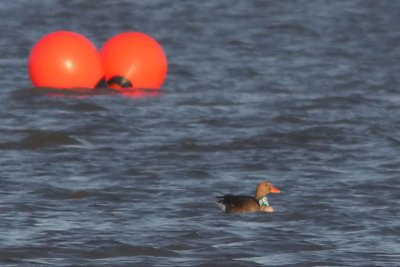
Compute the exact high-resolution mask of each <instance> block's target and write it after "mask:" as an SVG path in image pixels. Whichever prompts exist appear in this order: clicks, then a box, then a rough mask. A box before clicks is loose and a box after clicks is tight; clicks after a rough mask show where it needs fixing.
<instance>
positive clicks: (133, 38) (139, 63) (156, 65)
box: [100, 32, 167, 89]
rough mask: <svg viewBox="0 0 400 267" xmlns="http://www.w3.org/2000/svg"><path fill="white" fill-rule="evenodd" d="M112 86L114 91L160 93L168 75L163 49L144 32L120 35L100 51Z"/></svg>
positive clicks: (106, 74) (108, 80) (106, 75)
mask: <svg viewBox="0 0 400 267" xmlns="http://www.w3.org/2000/svg"><path fill="white" fill-rule="evenodd" d="M100 55H101V59H102V62H103V66H104V73H105V78H106V81H107V83H108V86H110V87H112V88H114V89H121V88H145V89H160V87H161V85H162V84H163V82H164V80H165V77H166V75H167V58H166V57H165V54H164V51H163V49H162V48H161V46H160V45H159V44H158V43H157V41H155V40H154V39H153V38H151V37H150V36H148V35H146V34H144V33H141V32H125V33H120V34H118V35H116V36H114V37H112V38H111V39H109V40H108V41H107V42H106V43H105V44H104V45H103V47H102V49H101V51H100Z"/></svg>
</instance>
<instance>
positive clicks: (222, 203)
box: [216, 181, 281, 213]
mask: <svg viewBox="0 0 400 267" xmlns="http://www.w3.org/2000/svg"><path fill="white" fill-rule="evenodd" d="M280 192H281V191H280V190H279V189H278V188H276V187H274V186H273V185H272V184H271V183H270V182H268V181H261V182H260V183H259V184H258V185H257V188H256V193H255V196H254V197H252V196H246V195H232V194H228V195H224V196H218V197H217V201H216V204H217V205H218V206H219V207H220V208H221V209H222V210H223V211H225V212H226V213H243V212H260V211H261V212H273V211H274V208H273V207H272V206H270V205H269V202H268V199H267V195H268V194H269V193H280Z"/></svg>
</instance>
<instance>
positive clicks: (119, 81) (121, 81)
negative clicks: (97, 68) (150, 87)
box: [107, 76, 133, 88]
mask: <svg viewBox="0 0 400 267" xmlns="http://www.w3.org/2000/svg"><path fill="white" fill-rule="evenodd" d="M107 83H108V85H110V86H111V85H113V84H116V85H119V86H120V87H121V88H128V87H133V86H132V83H131V81H129V80H128V79H127V78H125V77H122V76H114V77H111V78H110V79H109V80H108V81H107Z"/></svg>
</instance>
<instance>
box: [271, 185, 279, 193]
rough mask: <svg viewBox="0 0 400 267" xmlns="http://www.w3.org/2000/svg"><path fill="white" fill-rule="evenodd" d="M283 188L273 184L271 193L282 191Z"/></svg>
mask: <svg viewBox="0 0 400 267" xmlns="http://www.w3.org/2000/svg"><path fill="white" fill-rule="evenodd" d="M280 192H281V190H279V189H278V188H276V187H275V186H272V185H271V193H280Z"/></svg>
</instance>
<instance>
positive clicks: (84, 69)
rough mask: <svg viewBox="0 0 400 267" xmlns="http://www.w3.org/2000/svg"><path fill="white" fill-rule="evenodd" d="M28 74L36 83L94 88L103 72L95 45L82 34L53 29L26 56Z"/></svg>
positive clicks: (62, 87)
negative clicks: (27, 57) (53, 30)
mask: <svg viewBox="0 0 400 267" xmlns="http://www.w3.org/2000/svg"><path fill="white" fill-rule="evenodd" d="M28 68H29V75H30V77H31V80H32V83H33V85H34V86H37V87H51V88H59V89H68V88H90V89H92V88H95V87H96V86H97V85H98V84H100V83H101V81H102V79H103V77H104V72H103V66H102V64H101V58H100V55H99V53H98V51H97V49H96V47H95V46H94V45H93V44H92V43H91V42H90V41H89V40H88V39H86V38H85V37H84V36H82V35H80V34H77V33H74V32H70V31H57V32H53V33H50V34H48V35H46V36H44V37H43V38H41V39H40V40H39V41H38V42H37V43H36V44H35V45H34V46H33V48H32V50H31V52H30V55H29V60H28Z"/></svg>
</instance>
